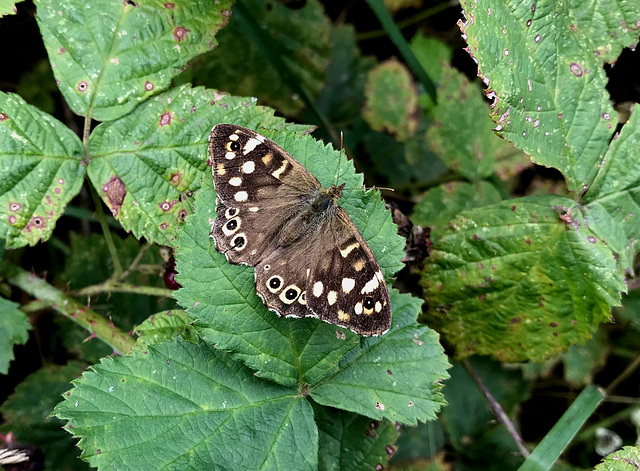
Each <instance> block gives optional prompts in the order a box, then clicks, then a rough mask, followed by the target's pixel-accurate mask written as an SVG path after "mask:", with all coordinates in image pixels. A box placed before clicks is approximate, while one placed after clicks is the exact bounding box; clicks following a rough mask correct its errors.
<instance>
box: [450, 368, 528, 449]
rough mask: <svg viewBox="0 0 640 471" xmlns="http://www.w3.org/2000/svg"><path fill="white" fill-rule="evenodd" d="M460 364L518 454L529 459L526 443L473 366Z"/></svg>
mask: <svg viewBox="0 0 640 471" xmlns="http://www.w3.org/2000/svg"><path fill="white" fill-rule="evenodd" d="M462 364H463V365H464V368H465V370H467V373H469V376H471V379H473V381H474V382H475V383H476V385H477V386H478V388H479V389H480V391H481V392H482V394H484V396H485V397H486V398H487V400H488V401H489V405H490V406H491V410H492V411H493V413H494V415H495V416H496V419H498V422H500V423H501V424H502V425H503V426H504V428H506V429H507V432H509V435H511V437H512V438H513V441H514V442H515V444H516V446H517V447H518V450H519V451H520V454H521V455H522V456H524V457H525V458H527V457H529V455H530V454H531V452H530V451H529V449H528V448H527V445H526V443H525V442H524V440H523V439H522V437H521V436H520V434H519V433H518V431H517V430H516V427H515V426H514V425H513V422H511V419H509V416H507V414H506V413H505V411H504V409H503V408H502V406H501V405H500V403H499V402H498V401H496V398H495V397H493V394H491V391H489V389H488V388H487V386H486V385H485V384H484V381H482V378H481V377H480V375H479V374H478V372H477V371H476V370H475V368H474V367H473V366H471V363H470V362H469V360H464V361H463V362H462Z"/></svg>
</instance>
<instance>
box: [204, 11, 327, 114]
mask: <svg viewBox="0 0 640 471" xmlns="http://www.w3.org/2000/svg"><path fill="white" fill-rule="evenodd" d="M242 4H243V6H244V7H245V8H246V9H247V10H248V11H249V12H250V13H251V14H252V15H253V17H254V18H255V19H256V21H258V22H259V25H260V27H261V28H262V29H263V30H264V31H268V34H269V36H270V39H271V41H272V42H273V46H274V47H273V49H275V51H274V53H275V54H278V55H279V56H280V58H281V59H282V61H283V62H284V63H285V65H286V67H288V69H289V71H290V72H291V74H292V75H293V78H294V79H295V80H297V81H298V84H299V85H300V86H302V87H304V89H305V90H307V91H308V92H309V93H310V94H311V95H312V96H316V95H317V94H318V92H319V91H320V89H321V88H322V87H323V86H324V84H325V82H326V74H325V72H324V70H325V68H326V67H327V64H328V62H329V54H330V39H329V34H330V31H331V24H330V22H329V19H328V18H327V17H326V16H325V14H324V10H323V6H322V3H320V2H318V1H317V0H308V1H306V2H304V4H301V5H298V8H289V7H288V6H287V5H286V4H284V3H280V2H273V1H267V0H243V1H242ZM247 26H248V25H247V24H246V23H245V22H240V21H239V20H238V19H237V18H236V17H235V15H232V16H231V21H230V23H229V26H228V27H227V28H225V29H224V30H223V31H222V32H221V33H220V36H219V38H218V39H219V41H220V45H219V47H218V48H217V49H216V50H215V51H213V52H212V53H211V54H208V55H207V56H206V57H203V58H202V60H200V61H198V63H199V64H200V67H199V68H198V69H197V70H196V71H195V73H194V75H195V76H194V77H193V80H194V81H195V82H197V83H199V84H203V85H206V86H208V87H211V88H219V89H222V90H226V91H228V92H230V93H232V94H234V95H251V96H256V97H258V99H259V100H260V102H263V103H266V104H268V105H270V106H273V107H274V108H276V109H277V110H278V111H279V112H280V113H283V114H285V115H293V114H295V113H297V112H298V111H300V110H301V109H302V108H303V106H304V102H303V101H302V100H301V99H300V97H299V96H298V94H297V93H296V92H295V88H294V84H292V83H288V82H287V80H286V79H285V77H286V75H284V74H282V71H280V70H278V68H277V67H276V66H275V65H274V64H273V63H271V62H270V61H269V57H268V56H266V55H265V54H264V53H263V51H262V50H261V49H260V47H259V45H257V44H256V43H255V42H254V40H252V39H250V38H251V37H252V35H251V33H250V32H247V31H246V29H245V28H246V27H247ZM256 71H259V73H256Z"/></svg>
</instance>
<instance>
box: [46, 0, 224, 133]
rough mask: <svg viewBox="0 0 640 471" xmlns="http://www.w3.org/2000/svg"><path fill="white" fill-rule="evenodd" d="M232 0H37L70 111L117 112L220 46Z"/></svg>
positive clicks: (106, 116)
mask: <svg viewBox="0 0 640 471" xmlns="http://www.w3.org/2000/svg"><path fill="white" fill-rule="evenodd" d="M231 3H232V2H231V0H218V1H215V2H211V1H208V0H175V1H173V2H163V1H161V0H137V1H121V2H119V1H111V0H92V1H91V2H85V1H83V0H65V1H61V0H36V5H37V6H38V15H37V17H36V18H37V20H38V25H39V26H40V32H41V34H42V37H43V39H44V43H45V46H46V48H47V53H48V54H49V61H50V62H51V66H52V68H53V72H54V75H55V77H56V79H57V81H58V85H59V87H60V91H61V92H62V94H63V95H64V97H65V100H66V101H67V103H68V104H69V106H70V107H71V109H72V110H73V111H74V112H75V113H77V114H79V115H84V116H87V115H91V116H92V117H93V118H95V119H97V120H98V121H108V120H112V119H115V118H118V117H120V116H122V115H124V114H126V113H128V112H129V111H131V110H132V109H133V108H134V107H135V106H136V105H137V104H138V103H140V102H141V101H143V100H145V99H146V98H148V97H149V96H151V95H155V94H157V93H158V92H161V91H162V90H164V89H165V88H167V87H168V86H169V84H170V82H171V79H172V78H173V77H175V76H176V75H177V74H178V73H179V72H180V70H181V69H182V68H183V67H184V66H185V65H186V63H187V62H188V61H189V60H190V59H191V58H193V57H195V56H197V55H199V54H202V53H203V52H206V51H208V50H209V49H212V48H214V47H215V46H216V44H217V43H216V39H215V35H216V33H217V32H218V31H219V30H220V29H221V28H222V27H224V26H225V25H226V23H227V21H228V18H229V15H230V10H229V8H230V7H231Z"/></svg>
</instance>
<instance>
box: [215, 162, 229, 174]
mask: <svg viewBox="0 0 640 471" xmlns="http://www.w3.org/2000/svg"><path fill="white" fill-rule="evenodd" d="M216 173H217V174H218V175H224V174H225V173H227V171H226V170H225V168H224V164H218V166H217V167H216Z"/></svg>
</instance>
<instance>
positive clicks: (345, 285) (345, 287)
mask: <svg viewBox="0 0 640 471" xmlns="http://www.w3.org/2000/svg"><path fill="white" fill-rule="evenodd" d="M355 285H356V280H354V279H353V278H343V279H342V291H344V292H345V294H349V293H350V292H351V290H352V289H353V287H354V286H355Z"/></svg>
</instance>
